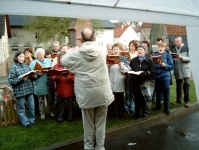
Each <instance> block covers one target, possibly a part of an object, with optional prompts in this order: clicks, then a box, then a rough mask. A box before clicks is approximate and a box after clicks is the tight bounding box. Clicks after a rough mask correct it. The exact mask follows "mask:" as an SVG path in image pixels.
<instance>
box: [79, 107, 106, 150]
mask: <svg viewBox="0 0 199 150" xmlns="http://www.w3.org/2000/svg"><path fill="white" fill-rule="evenodd" d="M107 110H108V107H107V106H102V107H96V108H92V109H82V119H83V126H84V149H85V150H105V148H104V141H105V129H106V117H107Z"/></svg>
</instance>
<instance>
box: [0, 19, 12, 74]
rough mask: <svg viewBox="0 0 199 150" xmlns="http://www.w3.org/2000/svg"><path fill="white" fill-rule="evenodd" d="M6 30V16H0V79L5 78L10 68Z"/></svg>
mask: <svg viewBox="0 0 199 150" xmlns="http://www.w3.org/2000/svg"><path fill="white" fill-rule="evenodd" d="M8 30H9V25H8V16H6V15H0V70H1V71H0V77H3V76H7V75H8V69H9V67H10V61H9V60H10V59H9V58H10V57H9V44H8V34H9V31H8Z"/></svg>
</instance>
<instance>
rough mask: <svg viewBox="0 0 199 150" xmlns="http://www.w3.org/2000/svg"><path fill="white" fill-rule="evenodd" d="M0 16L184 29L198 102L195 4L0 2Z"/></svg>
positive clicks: (198, 14)
mask: <svg viewBox="0 0 199 150" xmlns="http://www.w3.org/2000/svg"><path fill="white" fill-rule="evenodd" d="M0 14H9V15H33V16H55V17H71V18H91V19H107V20H110V19H111V20H123V21H130V20H132V21H137V22H150V23H161V24H174V25H184V26H186V29H187V37H188V43H189V49H190V58H191V65H192V70H193V76H194V81H195V85H196V93H197V97H198V98H199V69H198V66H197V63H198V61H197V59H199V52H198V46H197V43H198V37H199V1H198V0H179V1H176V2H175V1H173V0H164V1H160V0H40V1H39V0H17V1H16V0H1V1H0Z"/></svg>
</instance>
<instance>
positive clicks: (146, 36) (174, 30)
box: [140, 23, 188, 49]
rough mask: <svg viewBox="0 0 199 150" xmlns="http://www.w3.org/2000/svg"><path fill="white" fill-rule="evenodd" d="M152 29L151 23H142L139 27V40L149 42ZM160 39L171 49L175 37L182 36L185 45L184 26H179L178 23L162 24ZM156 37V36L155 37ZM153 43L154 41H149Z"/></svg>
mask: <svg viewBox="0 0 199 150" xmlns="http://www.w3.org/2000/svg"><path fill="white" fill-rule="evenodd" d="M151 29H152V24H151V23H143V24H142V26H141V29H140V39H141V41H144V40H147V41H149V42H150V33H151ZM162 33H163V35H162V37H161V38H162V39H163V40H164V42H165V43H166V44H167V47H168V48H169V49H173V48H174V47H175V38H176V37H178V36H181V37H182V40H183V43H184V44H185V45H188V43H187V33H186V27H185V26H179V25H166V24H165V25H164V28H163V31H162ZM157 38H158V37H157ZM151 44H155V43H151Z"/></svg>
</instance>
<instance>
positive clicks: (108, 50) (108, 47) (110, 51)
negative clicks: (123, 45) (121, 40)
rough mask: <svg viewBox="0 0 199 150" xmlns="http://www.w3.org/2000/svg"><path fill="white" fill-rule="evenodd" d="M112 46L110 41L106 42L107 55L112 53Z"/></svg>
mask: <svg viewBox="0 0 199 150" xmlns="http://www.w3.org/2000/svg"><path fill="white" fill-rule="evenodd" d="M112 46H113V44H112V43H108V44H106V49H107V54H108V55H113V50H112Z"/></svg>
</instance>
